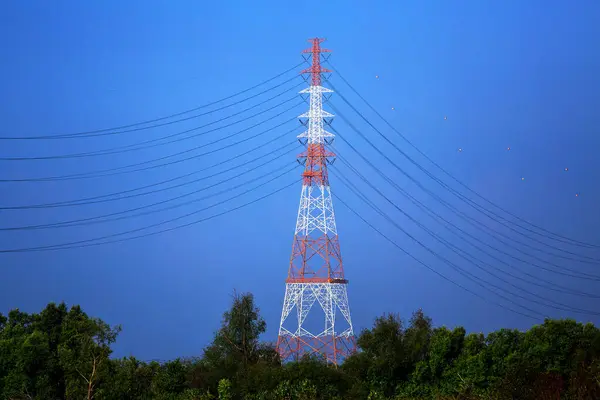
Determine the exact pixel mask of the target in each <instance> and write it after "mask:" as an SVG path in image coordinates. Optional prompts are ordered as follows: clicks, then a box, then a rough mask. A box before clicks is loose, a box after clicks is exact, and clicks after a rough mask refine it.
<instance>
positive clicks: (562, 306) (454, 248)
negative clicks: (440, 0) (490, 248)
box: [343, 163, 600, 315]
mask: <svg viewBox="0 0 600 400" xmlns="http://www.w3.org/2000/svg"><path fill="white" fill-rule="evenodd" d="M344 164H346V165H347V166H349V168H350V169H351V171H352V172H353V173H354V174H356V175H357V176H358V177H359V178H360V179H361V180H363V182H365V183H367V184H368V185H369V186H370V187H371V188H372V189H373V190H375V191H376V192H377V193H378V194H379V195H380V196H381V197H383V198H384V199H385V200H386V201H387V202H388V203H390V204H391V205H392V206H393V207H394V208H396V209H397V210H398V211H400V212H401V213H402V214H403V215H404V216H405V217H407V218H408V219H410V220H411V221H412V222H413V223H414V224H415V225H417V226H418V227H419V228H421V229H423V230H424V231H425V232H426V233H427V234H428V235H429V236H431V237H433V238H434V239H436V240H437V241H438V242H440V243H442V244H443V245H444V246H446V247H448V248H449V249H450V250H451V251H452V252H453V253H455V254H457V255H458V256H460V257H461V258H463V259H464V260H466V261H467V262H469V263H471V264H472V265H474V266H475V267H476V268H478V269H480V270H482V271H483V272H485V273H487V274H489V275H491V276H493V277H494V278H496V279H499V280H501V281H502V282H504V283H506V284H508V285H510V286H512V287H514V288H516V289H517V290H520V291H522V292H524V293H526V294H528V295H529V296H533V297H536V298H539V299H542V300H545V301H546V302H542V301H538V300H532V299H529V298H527V297H525V296H523V295H520V294H518V293H514V292H512V291H510V290H508V289H505V288H502V287H500V286H498V285H496V284H494V283H492V282H489V281H486V280H484V279H482V278H480V277H476V279H478V280H480V281H483V282H485V283H487V284H488V285H490V286H493V287H495V288H497V289H498V290H500V291H501V292H504V293H508V294H511V295H512V296H515V297H518V298H521V299H523V300H526V301H530V302H532V303H536V304H539V305H542V306H546V307H550V308H553V309H557V310H563V311H569V312H576V313H580V314H586V315H600V313H597V312H595V311H590V310H585V309H581V308H575V307H571V306H569V305H568V304H564V303H560V302H557V301H554V300H552V299H548V298H546V297H543V296H540V295H537V294H535V293H532V292H531V291H529V290H527V289H524V288H522V287H520V286H518V285H515V284H514V283H512V282H510V281H508V280H506V279H504V278H502V277H499V276H498V275H496V274H494V273H493V272H490V271H488V270H487V269H485V268H484V267H482V266H481V265H480V264H478V263H477V262H474V261H473V260H471V259H469V258H467V257H466V256H465V254H467V255H468V256H469V257H471V258H473V259H475V260H476V261H479V262H481V260H478V259H477V258H476V257H474V256H472V255H470V254H468V253H466V252H464V251H462V250H460V249H459V248H458V247H457V246H455V245H453V244H451V243H450V242H448V241H447V240H445V239H443V238H442V237H441V236H439V235H437V234H436V233H435V232H433V231H431V230H430V229H429V228H427V227H426V226H425V225H423V224H422V223H421V222H419V221H417V220H416V219H415V218H413V217H412V216H411V215H410V214H408V213H407V212H406V211H404V210H403V209H402V208H400V207H399V206H398V205H397V204H396V203H395V202H393V201H392V200H391V199H390V198H389V197H387V196H386V195H385V194H383V193H382V192H381V191H380V190H379V189H378V188H377V187H375V186H374V185H373V184H372V183H371V182H370V181H369V180H368V179H366V178H365V177H364V175H362V174H361V173H360V172H359V171H358V170H356V168H354V167H352V166H351V165H349V164H347V163H344ZM343 178H344V182H343V183H344V184H345V185H348V183H347V182H346V181H349V180H348V178H345V177H343ZM349 184H350V186H352V187H351V188H350V189H351V190H352V191H353V192H354V193H355V194H356V192H357V191H358V189H356V187H355V186H354V185H353V184H352V183H351V182H349ZM363 196H364V195H363ZM364 197H365V198H366V196H364ZM386 215H387V214H386ZM387 219H388V221H389V220H390V219H391V218H390V217H389V216H387ZM401 230H402V232H403V233H405V234H407V232H406V231H405V230H404V229H401ZM411 238H412V239H413V240H416V239H415V238H414V237H411ZM417 242H418V241H417ZM418 243H419V244H420V245H421V246H422V247H424V248H426V250H428V251H429V252H431V253H432V254H434V255H436V254H437V253H436V252H434V251H433V250H431V249H430V248H428V247H426V246H425V245H423V244H422V243H421V242H418ZM436 257H438V258H439V259H441V260H442V261H444V262H445V263H446V264H448V265H451V266H454V267H456V268H459V269H460V267H458V266H457V265H456V264H454V263H451V262H450V261H449V260H447V259H446V258H444V257H441V256H439V255H436ZM486 264H487V263H486ZM487 265H488V266H489V264H487ZM491 267H492V268H493V269H494V267H493V266H491ZM465 273H466V274H467V275H469V276H475V275H473V274H471V273H469V272H466V271H465ZM505 273H506V272H505ZM506 274H507V275H509V276H511V277H512V278H515V279H519V278H518V277H517V276H515V275H513V274H510V273H506ZM496 294H497V293H496ZM497 295H498V294H497ZM505 299H506V298H505ZM506 300H508V299H506ZM508 301H510V302H511V303H513V304H515V305H517V306H518V307H523V306H522V305H520V304H518V303H515V302H514V301H512V300H508ZM548 302H549V303H553V304H555V306H554V305H551V304H549V303H548ZM525 309H526V310H528V311H532V312H535V311H534V310H532V309H530V308H527V307H525Z"/></svg>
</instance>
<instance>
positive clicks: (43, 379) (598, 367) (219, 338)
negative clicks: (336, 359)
mask: <svg viewBox="0 0 600 400" xmlns="http://www.w3.org/2000/svg"><path fill="white" fill-rule="evenodd" d="M266 329H267V326H266V323H265V321H264V320H263V319H262V317H261V316H260V310H259V309H258V307H257V306H256V304H255V302H254V297H253V296H252V294H249V293H244V294H234V296H233V301H232V304H231V307H230V309H229V310H227V311H226V312H225V313H224V314H223V320H222V323H221V327H220V328H219V329H218V330H217V332H215V335H214V339H213V341H212V342H211V343H210V344H209V345H208V346H207V347H206V348H205V349H204V351H203V354H200V355H198V357H195V358H188V359H182V358H180V359H175V360H172V361H168V362H162V363H158V362H143V361H140V360H138V359H136V358H134V357H129V358H113V357H111V355H112V354H111V345H112V344H113V343H115V341H116V340H117V336H118V334H119V332H120V330H121V328H120V327H119V326H110V325H108V324H106V323H105V322H103V321H102V320H100V319H98V318H92V317H90V316H88V315H87V314H86V313H84V312H83V310H82V309H81V308H80V307H79V306H72V307H70V308H68V307H67V305H65V304H64V303H62V304H58V305H57V304H54V303H51V304H48V306H47V307H46V308H45V309H43V310H42V311H41V312H40V313H38V314H27V313H24V312H21V311H19V310H11V311H9V312H8V314H7V316H4V315H2V314H0V399H7V400H8V399H11V400H17V399H18V400H24V399H40V400H53V399H66V400H71V399H77V400H81V399H96V400H103V399H108V400H130V399H131V400H142V399H144V400H145V399H158V400H163V399H164V400H208V399H215V400H216V399H223V400H224V399H228V400H229V399H231V400H233V399H249V400H259V399H260V400H269V399H278V400H279V399H290V400H291V399H304V400H311V399H315V400H316V399H328V400H331V399H361V400H364V399H370V400H380V399H381V400H383V399H397V400H400V399H406V400H408V399H412V400H416V399H440V400H441V399H464V400H468V399H494V400H501V399H524V400H529V399H531V400H534V399H535V400H539V399H574V400H575V399H577V400H583V399H590V400H592V399H600V330H599V329H598V328H597V327H595V326H594V325H593V324H582V323H578V322H576V321H574V320H570V319H565V320H551V319H547V320H545V321H544V323H543V324H540V325H536V326H533V327H531V328H530V329H529V330H528V331H526V332H521V331H518V330H511V329H501V330H499V331H496V332H492V333H489V334H488V335H484V334H481V333H467V332H466V331H465V329H464V328H462V327H455V328H453V329H450V328H447V327H444V326H441V327H435V326H434V325H433V322H432V320H431V319H430V318H429V317H427V316H426V315H425V314H424V313H423V311H422V310H417V311H416V312H415V313H414V314H413V315H412V316H411V317H410V318H409V319H408V320H407V321H404V320H403V319H402V318H401V317H400V316H398V315H394V314H389V315H383V316H381V317H378V318H376V319H375V321H374V323H373V326H372V327H371V328H369V329H365V330H364V331H363V332H361V333H360V335H359V336H358V340H357V343H358V346H359V351H358V352H357V353H356V354H355V355H353V356H351V357H349V358H348V359H346V360H345V361H344V363H343V364H342V365H341V366H339V367H335V366H331V365H326V364H324V363H323V362H322V361H321V360H319V359H315V358H304V359H302V360H299V361H297V362H292V363H286V364H283V365H282V364H281V362H280V360H279V356H278V355H277V353H276V351H275V349H274V347H273V344H271V343H266V342H263V341H261V340H260V337H261V335H262V334H263V333H265V331H266Z"/></svg>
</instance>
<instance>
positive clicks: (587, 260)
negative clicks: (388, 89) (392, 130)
mask: <svg viewBox="0 0 600 400" xmlns="http://www.w3.org/2000/svg"><path fill="white" fill-rule="evenodd" d="M348 104H349V103H348ZM350 106H351V107H353V106H352V105H350ZM331 108H332V109H333V110H334V111H335V112H336V113H337V114H338V117H340V118H341V119H342V120H343V121H344V122H346V123H347V124H348V125H349V126H350V127H351V128H352V130H354V131H355V132H356V133H357V134H358V135H360V136H361V137H362V138H363V139H364V140H365V141H366V142H367V143H368V144H369V145H370V146H371V147H373V148H374V149H375V150H376V151H377V152H378V153H379V154H380V155H382V156H383V157H384V158H385V159H386V160H387V161H388V162H389V163H390V164H392V165H393V166H394V167H395V168H396V169H398V170H399V171H400V172H401V173H402V174H403V175H405V176H406V177H407V178H409V179H410V180H411V181H413V182H415V184H417V185H418V186H419V187H420V188H421V189H422V190H424V191H425V192H426V193H428V194H430V195H431V196H432V197H434V198H435V199H436V200H437V201H439V202H440V203H442V204H443V205H444V204H447V202H445V201H444V200H442V199H440V197H439V196H437V195H435V194H434V193H433V192H431V191H429V190H428V189H426V188H425V187H424V186H423V185H422V184H421V183H420V182H418V181H417V180H415V179H414V178H413V177H412V176H410V175H409V174H407V173H406V172H405V171H404V170H403V169H402V168H401V167H400V166H398V164H397V163H395V162H394V161H393V160H391V159H390V158H389V157H388V156H386V155H385V154H384V153H383V152H382V151H381V150H380V149H379V148H378V147H377V146H375V145H374V144H373V143H372V142H371V141H370V140H369V139H368V138H367V137H366V136H365V135H364V134H363V133H362V132H360V130H358V129H356V128H355V127H354V125H352V124H351V123H350V122H349V121H348V120H347V119H346V118H345V117H344V116H343V115H342V114H341V113H340V112H339V110H337V108H336V107H335V106H333V105H331ZM355 111H356V112H357V113H359V112H358V110H356V109H355ZM359 115H361V117H362V118H363V119H365V121H367V123H368V124H369V125H370V126H371V127H372V128H373V129H374V130H375V131H376V132H377V133H378V134H379V135H380V136H382V137H383V138H384V139H385V140H386V141H387V142H388V143H390V144H391V145H392V146H393V147H395V148H396V149H397V150H398V151H399V152H400V153H401V154H402V155H404V156H405V157H406V158H407V159H409V161H410V162H411V163H412V164H413V165H415V166H416V167H418V168H419V169H420V170H421V171H423V172H425V173H426V175H427V176H429V177H430V178H431V179H433V180H434V181H435V182H436V183H439V184H441V185H442V187H444V188H445V189H448V190H450V192H451V193H452V194H454V195H455V196H457V197H458V198H459V199H460V200H463V201H465V202H466V203H467V204H468V205H470V206H471V207H473V208H474V209H475V210H476V211H479V212H481V213H482V214H483V215H485V216H487V217H488V218H490V219H492V220H493V221H495V222H497V223H498V224H501V225H503V226H505V227H506V228H508V229H509V230H511V231H513V232H515V233H518V234H520V235H522V236H524V237H526V238H528V239H530V240H532V241H534V242H536V243H540V244H542V245H544V246H547V247H549V248H551V249H554V250H558V251H561V252H564V253H565V254H570V255H574V256H577V257H578V259H577V258H573V257H570V256H563V255H557V253H552V255H554V256H556V257H560V258H564V259H568V260H572V261H577V262H581V263H587V264H600V260H598V259H596V258H593V257H589V256H584V255H581V254H577V253H574V252H571V251H568V250H565V249H562V248H557V247H556V246H552V245H549V244H548V243H545V242H542V241H540V240H538V239H536V238H533V237H531V236H528V235H527V234H524V233H523V232H521V231H519V230H516V229H515V228H514V227H512V226H511V225H510V221H509V223H506V222H504V221H500V220H498V219H497V218H494V217H493V216H490V215H489V214H487V213H486V212H485V211H482V210H481V208H480V207H479V206H477V205H476V204H474V203H473V202H469V201H468V199H465V198H464V196H463V195H462V194H460V193H458V192H456V191H454V190H453V189H452V188H450V187H448V186H447V185H445V184H444V183H443V182H440V181H439V180H437V179H436V178H435V177H434V176H432V175H431V174H430V173H429V172H428V171H427V170H425V169H424V168H423V167H422V166H421V165H419V164H418V163H416V162H415V161H414V160H412V159H411V158H410V157H409V156H408V155H407V154H406V153H404V152H403V151H402V150H401V149H400V148H398V147H397V146H396V145H395V144H394V143H393V142H391V141H390V140H389V139H388V138H387V137H386V136H385V135H384V134H383V133H381V132H380V131H379V130H378V129H377V128H376V127H375V126H373V125H372V124H371V123H370V122H369V121H368V120H367V119H366V118H365V117H364V116H362V114H360V113H359ZM460 214H463V213H460ZM466 218H468V219H471V220H473V219H472V218H469V217H466ZM473 221H475V222H477V223H478V224H481V223H480V222H478V221H476V220H473ZM482 225H484V224H482ZM486 227H487V226H486ZM487 228H488V229H491V228H489V227H487ZM492 230H493V229H492ZM505 237H506V236H505ZM508 238H509V240H513V241H516V240H515V239H513V238H510V237H508ZM498 240H500V241H501V239H498ZM517 242H518V241H517ZM518 243H520V244H524V243H523V242H518ZM527 246H528V247H530V248H533V249H535V250H538V251H541V252H545V253H549V252H548V251H547V250H541V249H538V248H535V247H532V246H530V245H527ZM515 249H517V251H519V252H521V253H522V254H527V255H529V256H531V257H533V258H536V259H538V260H542V259H540V258H539V257H537V256H535V255H531V254H530V253H527V252H524V251H523V250H521V249H518V248H515ZM542 261H544V260H542ZM545 262H546V261H545Z"/></svg>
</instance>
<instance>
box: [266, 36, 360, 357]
mask: <svg viewBox="0 0 600 400" xmlns="http://www.w3.org/2000/svg"><path fill="white" fill-rule="evenodd" d="M324 41H325V39H320V38H314V39H310V40H309V42H310V43H312V47H311V48H310V49H307V50H304V51H303V53H304V54H305V55H308V56H309V57H310V58H312V64H311V66H310V67H309V68H307V69H305V70H303V71H302V72H301V73H302V74H303V76H305V77H306V76H307V75H308V77H309V78H310V86H309V87H308V88H306V89H304V90H302V91H301V92H300V93H301V94H308V95H309V98H310V107H309V110H308V112H306V113H304V114H302V115H300V116H299V118H300V121H301V122H302V124H303V125H305V126H306V127H307V130H306V131H305V132H304V133H302V134H300V135H298V139H299V140H300V142H301V143H302V144H303V145H305V146H306V150H305V151H304V152H303V153H301V154H300V155H299V156H298V162H300V163H301V164H303V165H304V172H303V173H302V192H301V194H300V207H299V209H298V218H297V220H296V232H295V234H294V241H293V244H292V255H291V258H290V267H289V271H288V276H287V279H286V285H285V297H284V301H283V310H282V312H281V322H280V325H279V336H278V339H277V351H278V352H279V354H280V356H281V358H282V360H283V361H290V360H298V359H299V358H301V357H302V356H304V355H316V356H319V357H322V358H324V359H325V360H326V361H327V362H329V363H333V364H336V365H337V364H339V363H340V362H341V361H342V360H343V359H344V358H345V357H347V356H348V355H349V354H351V353H352V352H354V351H355V349H356V342H355V338H354V332H353V329H352V319H351V317H350V307H349V305H348V294H347V285H348V281H347V280H346V278H345V276H344V268H343V264H342V255H341V253H340V245H339V240H338V234H337V227H336V223H335V214H334V212H333V202H332V199H331V189H330V186H329V177H328V174H327V165H328V164H331V163H332V162H333V161H334V157H335V154H333V153H332V152H330V151H329V150H328V149H327V145H329V144H331V142H332V141H333V137H334V135H333V134H331V133H329V132H327V131H326V130H325V125H329V124H330V123H331V120H332V118H333V115H332V114H330V113H328V112H327V111H324V110H323V97H324V94H327V93H332V92H333V91H332V90H330V89H327V88H325V87H323V86H321V74H322V73H328V72H331V71H330V70H328V69H326V68H323V67H322V66H321V54H322V53H329V52H330V50H326V49H322V48H321V43H322V42H324ZM311 55H312V57H311ZM294 311H295V312H294ZM292 315H295V317H292Z"/></svg>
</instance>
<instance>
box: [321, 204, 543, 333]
mask: <svg viewBox="0 0 600 400" xmlns="http://www.w3.org/2000/svg"><path fill="white" fill-rule="evenodd" d="M332 194H333V196H334V197H335V198H336V201H339V202H340V203H341V204H342V205H343V206H344V207H346V208H347V209H348V210H349V211H350V212H352V213H353V214H354V215H356V216H357V217H358V218H359V219H360V220H361V221H362V222H364V223H365V224H366V225H367V226H369V227H370V228H371V229H373V230H374V231H375V232H377V233H378V234H379V235H380V236H381V237H383V238H384V239H386V240H387V241H388V242H390V243H391V244H392V245H394V246H395V247H396V248H398V249H399V250H400V251H402V252H403V253H404V254H406V255H407V256H409V257H410V258H412V259H413V260H415V261H416V262H417V263H419V264H421V265H422V266H424V267H425V268H427V269H428V270H430V271H431V272H433V273H434V274H436V275H437V276H439V277H440V278H442V279H444V280H446V281H448V282H450V283H452V284H453V285H455V286H458V287H459V288H461V289H462V290H464V291H465V292H468V293H470V294H472V295H473V296H475V297H477V298H479V299H481V300H483V301H485V302H486V303H490V304H493V305H496V306H498V307H500V308H502V309H505V310H508V311H511V312H513V313H515V314H519V315H522V316H524V317H527V318H530V319H533V320H536V321H539V320H540V319H541V318H539V317H535V316H533V315H531V314H528V313H523V312H521V311H517V310H515V309H513V308H510V307H507V306H505V305H503V304H501V303H498V302H496V301H494V300H490V299H489V298H487V297H485V296H482V295H480V294H479V293H477V292H475V291H473V290H471V289H469V288H468V287H466V286H463V285H461V284H460V283H458V282H456V281H455V280H453V279H451V278H449V277H447V276H446V275H444V274H442V273H441V272H439V271H437V270H436V269H435V268H433V267H431V266H430V265H428V264H426V263H425V262H423V261H422V260H420V259H418V258H417V257H415V256H414V255H413V254H412V253H410V252H409V251H408V250H406V249H405V248H403V247H402V246H400V245H399V244H398V243H396V242H395V241H393V240H392V239H390V237H389V236H387V235H386V234H385V233H383V232H381V231H380V230H379V229H377V228H376V227H375V226H374V225H373V224H371V223H370V222H369V221H367V220H366V219H365V218H364V217H363V216H362V215H361V214H359V213H358V212H357V211H356V210H355V209H354V208H352V207H350V205H349V204H348V203H346V202H345V201H344V200H343V199H342V198H341V197H340V196H338V195H337V194H336V193H333V192H332ZM359 198H360V197H359Z"/></svg>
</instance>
